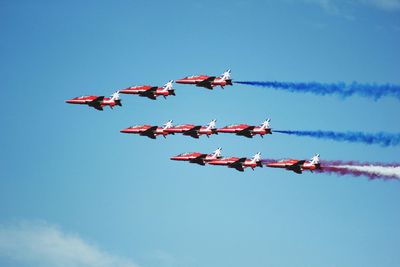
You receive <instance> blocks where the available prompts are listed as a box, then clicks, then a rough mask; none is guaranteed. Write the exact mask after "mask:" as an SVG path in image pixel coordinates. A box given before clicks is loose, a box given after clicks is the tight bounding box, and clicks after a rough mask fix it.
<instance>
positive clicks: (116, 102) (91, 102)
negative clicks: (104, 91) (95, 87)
mask: <svg viewBox="0 0 400 267" xmlns="http://www.w3.org/2000/svg"><path fill="white" fill-rule="evenodd" d="M65 102H66V103H68V104H81V105H88V106H89V107H93V108H95V109H97V110H103V107H104V106H110V108H111V109H112V108H113V107H114V106H122V104H121V99H120V98H119V92H118V91H117V92H115V93H113V94H112V95H111V98H109V97H104V96H94V95H88V96H79V97H75V98H72V99H68V100H66V101H65Z"/></svg>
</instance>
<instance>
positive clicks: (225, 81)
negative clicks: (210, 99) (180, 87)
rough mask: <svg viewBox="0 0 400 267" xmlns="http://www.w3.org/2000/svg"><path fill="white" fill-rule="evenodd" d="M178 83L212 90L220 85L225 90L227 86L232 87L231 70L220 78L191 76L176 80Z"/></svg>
mask: <svg viewBox="0 0 400 267" xmlns="http://www.w3.org/2000/svg"><path fill="white" fill-rule="evenodd" d="M176 83H182V84H195V85H196V86H198V87H204V88H207V89H210V90H212V89H213V88H214V87H215V86H218V85H219V86H221V88H224V86H225V85H232V79H231V70H227V71H225V72H224V73H223V74H222V75H221V76H220V77H216V76H207V75H198V76H189V77H185V78H182V79H180V80H176Z"/></svg>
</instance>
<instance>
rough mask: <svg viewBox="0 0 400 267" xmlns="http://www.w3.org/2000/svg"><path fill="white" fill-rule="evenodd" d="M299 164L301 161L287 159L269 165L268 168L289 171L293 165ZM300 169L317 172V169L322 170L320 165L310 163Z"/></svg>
mask: <svg viewBox="0 0 400 267" xmlns="http://www.w3.org/2000/svg"><path fill="white" fill-rule="evenodd" d="M297 162H299V160H296V159H287V160H280V161H276V162H271V163H267V164H266V166H267V167H271V168H283V169H289V168H290V167H291V166H292V165H294V164H296V163H297ZM299 167H300V168H301V170H317V169H320V166H319V164H313V163H311V162H309V161H306V162H304V163H303V164H301V165H300V166H299Z"/></svg>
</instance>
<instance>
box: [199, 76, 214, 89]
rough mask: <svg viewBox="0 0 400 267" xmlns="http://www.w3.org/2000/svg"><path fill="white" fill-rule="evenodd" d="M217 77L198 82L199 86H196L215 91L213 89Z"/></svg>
mask: <svg viewBox="0 0 400 267" xmlns="http://www.w3.org/2000/svg"><path fill="white" fill-rule="evenodd" d="M215 78H216V77H215V76H211V77H208V78H207V79H204V80H202V81H201V82H198V83H197V84H196V86H199V87H205V88H207V89H210V90H212V89H213V87H212V84H211V83H212V82H213V81H214V80H215Z"/></svg>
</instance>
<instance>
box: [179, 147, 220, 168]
mask: <svg viewBox="0 0 400 267" xmlns="http://www.w3.org/2000/svg"><path fill="white" fill-rule="evenodd" d="M221 150H222V148H220V147H219V148H218V149H217V150H215V151H214V152H213V153H212V154H203V153H199V152H189V153H182V154H179V155H177V156H174V157H171V160H179V161H189V162H190V163H196V164H200V165H203V166H204V165H206V163H207V162H209V161H212V160H216V159H220V158H221V157H222V156H221Z"/></svg>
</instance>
